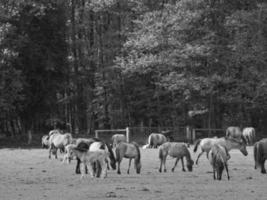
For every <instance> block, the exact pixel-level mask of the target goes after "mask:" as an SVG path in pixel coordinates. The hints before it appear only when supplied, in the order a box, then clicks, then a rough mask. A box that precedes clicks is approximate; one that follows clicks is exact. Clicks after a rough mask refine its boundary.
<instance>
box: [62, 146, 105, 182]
mask: <svg viewBox="0 0 267 200" xmlns="http://www.w3.org/2000/svg"><path fill="white" fill-rule="evenodd" d="M66 149H67V153H66V155H65V157H64V158H65V159H68V160H71V159H73V158H74V156H75V157H76V158H79V160H80V162H81V163H83V164H84V170H82V175H81V178H83V177H84V175H85V173H87V168H89V173H90V175H91V177H100V178H105V177H106V176H107V165H106V160H107V158H108V154H107V152H106V151H105V150H100V149H99V150H97V151H87V150H86V149H83V148H79V147H76V146H75V145H73V144H70V145H68V146H67V147H66Z"/></svg>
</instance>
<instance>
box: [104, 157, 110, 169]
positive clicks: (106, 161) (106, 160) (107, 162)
mask: <svg viewBox="0 0 267 200" xmlns="http://www.w3.org/2000/svg"><path fill="white" fill-rule="evenodd" d="M105 163H106V164H107V169H108V170H110V167H109V161H108V159H105Z"/></svg>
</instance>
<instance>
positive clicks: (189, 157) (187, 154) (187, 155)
mask: <svg viewBox="0 0 267 200" xmlns="http://www.w3.org/2000/svg"><path fill="white" fill-rule="evenodd" d="M185 158H186V161H187V162H190V161H191V160H192V159H191V155H190V152H189V151H188V149H186V151H185Z"/></svg>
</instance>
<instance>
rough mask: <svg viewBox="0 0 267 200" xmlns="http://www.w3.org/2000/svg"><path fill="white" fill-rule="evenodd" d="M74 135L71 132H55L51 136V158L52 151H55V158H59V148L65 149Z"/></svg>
mask: <svg viewBox="0 0 267 200" xmlns="http://www.w3.org/2000/svg"><path fill="white" fill-rule="evenodd" d="M71 141H72V136H71V134H70V133H65V134H60V133H54V134H52V135H51V136H50V137H49V158H51V152H52V151H54V152H55V158H56V159H57V149H62V150H63V152H64V151H65V146H67V145H68V144H70V143H71Z"/></svg>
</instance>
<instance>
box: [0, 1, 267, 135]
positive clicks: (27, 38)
mask: <svg viewBox="0 0 267 200" xmlns="http://www.w3.org/2000/svg"><path fill="white" fill-rule="evenodd" d="M0 11H1V12H0V13H1V14H0V71H1V73H0V77H1V78H0V130H1V134H7V135H16V134H23V133H25V132H26V131H27V130H34V131H43V130H48V129H51V128H54V127H60V126H63V127H64V128H65V129H68V130H70V131H72V132H86V133H91V132H92V131H93V130H95V129H99V128H106V129H110V128H121V127H126V126H140V125H141V126H150V127H151V126H159V127H163V126H172V127H177V126H185V125H191V126H194V127H209V128H223V127H226V126H229V125H238V126H241V127H245V126H254V127H256V128H257V129H258V130H259V131H261V132H264V131H266V130H267V125H266V124H267V123H266V122H267V121H266V120H267V112H266V111H267V73H266V72H267V65H266V61H267V60H266V58H267V4H266V3H265V2H264V1H261V0H257V1H250V0H232V1H218V0H200V1H194V0H179V1H175V0H160V1H152V0H123V1H122V0H99V1H94V0H67V1H66V0H57V1H55V0H38V1H37V0H20V1H15V0H3V1H1V2H0Z"/></svg>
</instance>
